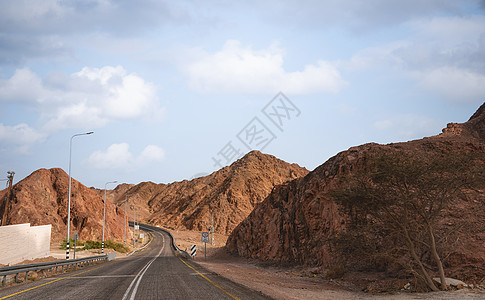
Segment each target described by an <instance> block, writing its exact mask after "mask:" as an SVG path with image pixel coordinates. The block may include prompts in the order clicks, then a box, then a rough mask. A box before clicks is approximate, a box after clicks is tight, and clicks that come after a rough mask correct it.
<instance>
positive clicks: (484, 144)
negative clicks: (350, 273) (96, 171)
mask: <svg viewBox="0 0 485 300" xmlns="http://www.w3.org/2000/svg"><path fill="white" fill-rule="evenodd" d="M382 150H384V151H401V152H399V153H408V154H411V155H414V156H416V157H430V156H433V155H435V154H439V153H444V152H460V151H463V153H472V152H479V153H485V104H483V105H482V106H481V107H480V108H479V109H478V111H477V112H476V113H475V114H474V115H473V116H472V117H471V118H470V119H469V121H468V122H466V123H463V124H455V123H451V124H448V126H447V128H445V129H443V133H442V134H440V135H437V136H433V137H429V138H424V139H421V140H415V141H410V142H405V143H394V144H388V145H379V144H374V143H371V144H365V145H361V146H357V147H352V148H350V149H349V150H347V151H343V152H340V153H339V154H337V155H336V156H334V157H332V158H330V159H329V160H328V161H326V162H325V163H324V164H322V165H321V166H319V167H318V168H316V169H315V170H314V171H312V172H310V173H309V174H308V175H306V176H305V177H302V178H297V179H295V180H293V181H291V182H287V183H285V184H282V185H279V186H276V187H275V188H274V189H273V191H272V192H271V194H269V196H268V197H267V198H266V199H265V200H264V201H263V202H262V203H260V204H258V205H257V206H256V207H255V209H254V210H253V212H252V213H251V214H250V215H249V216H248V218H247V219H245V220H244V221H243V222H241V223H240V224H239V225H238V226H237V227H236V228H235V229H234V230H233V232H232V233H231V235H230V236H229V238H228V241H227V245H226V248H227V249H228V250H229V251H230V252H232V253H235V254H238V255H240V256H245V257H251V258H258V259H261V260H265V261H273V262H279V263H290V264H306V265H320V266H325V267H330V266H333V265H335V264H337V263H339V262H341V260H342V257H344V258H343V259H344V260H349V259H351V257H348V255H347V257H345V253H337V252H336V250H335V248H334V247H332V241H333V240H334V239H335V238H336V237H337V236H338V235H339V234H341V233H342V232H345V231H346V227H347V223H348V221H349V216H348V215H346V214H345V212H343V210H342V209H341V207H339V205H338V204H337V203H336V202H335V201H334V200H333V199H334V198H332V197H331V196H330V195H329V192H330V191H332V190H336V189H338V188H341V187H342V186H341V185H342V183H341V180H340V179H342V178H345V176H347V175H349V174H353V173H355V172H356V171H357V170H365V167H366V166H367V165H369V164H370V163H371V162H372V160H373V159H374V157H375V155H376V153H380V152H381V151H382ZM484 198H485V197H484V193H483V191H481V194H479V195H478V196H477V197H475V198H473V199H456V200H454V203H453V207H454V209H453V210H452V211H449V212H448V215H447V222H446V224H447V225H446V224H441V225H440V226H454V227H456V232H457V234H459V236H460V239H459V241H460V244H459V247H458V246H457V247H456V249H454V252H453V253H452V255H451V256H450V257H448V258H447V260H446V261H445V262H446V264H447V267H450V266H457V265H459V266H462V267H463V268H466V267H467V266H481V268H483V266H485V221H484V220H485V209H484V206H483V204H484V203H485V201H484ZM353 259H355V260H358V259H359V258H358V257H354V258H353ZM483 270H485V268H484V269H483Z"/></svg>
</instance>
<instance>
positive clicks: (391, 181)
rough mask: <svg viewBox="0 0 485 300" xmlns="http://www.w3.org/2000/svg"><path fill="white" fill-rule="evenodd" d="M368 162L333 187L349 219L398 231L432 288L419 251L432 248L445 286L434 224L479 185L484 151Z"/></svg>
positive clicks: (396, 155)
mask: <svg viewBox="0 0 485 300" xmlns="http://www.w3.org/2000/svg"><path fill="white" fill-rule="evenodd" d="M370 161H371V162H372V163H370V164H369V165H368V166H367V167H368V168H367V169H365V170H362V171H360V172H357V173H353V174H352V175H350V176H349V177H347V178H345V179H343V181H346V185H345V186H346V187H345V188H343V189H340V190H336V191H334V192H332V196H333V197H334V199H335V200H336V201H337V202H339V203H340V204H341V205H342V206H343V207H344V208H345V210H346V212H347V214H348V215H349V216H350V218H351V222H361V223H362V222H363V223H368V222H370V221H372V222H377V223H379V224H380V225H381V226H384V227H385V228H386V229H387V230H389V231H391V232H392V233H394V234H397V235H399V236H400V238H401V241H402V242H403V243H404V244H405V246H406V248H407V251H408V253H409V255H410V257H411V258H412V260H413V261H414V262H415V263H416V264H417V266H418V269H419V271H418V274H419V275H420V276H421V278H422V279H423V280H424V282H425V283H426V285H427V286H428V287H429V288H430V289H431V290H433V291H438V290H439V289H438V287H437V286H436V285H435V283H434V282H433V280H432V277H431V275H430V273H429V270H428V268H427V267H426V265H425V263H424V262H423V259H422V256H421V255H419V252H420V251H419V249H423V248H424V249H425V250H426V251H429V253H430V255H431V258H432V261H434V265H435V267H436V269H437V271H438V274H439V277H440V281H441V289H446V288H447V285H446V281H445V271H444V267H443V262H442V259H441V256H440V253H439V250H438V247H437V236H436V235H437V233H436V231H435V226H436V224H437V222H438V221H439V219H440V218H441V217H442V212H443V210H445V209H447V208H449V206H450V204H451V203H452V202H453V200H454V199H457V198H458V197H461V196H463V195H464V191H465V190H469V189H470V188H473V187H475V186H476V185H477V184H481V182H482V181H481V179H482V178H483V173H484V172H483V162H484V157H483V154H473V153H465V152H460V153H447V154H443V153H430V154H428V155H427V156H424V157H416V156H415V155H412V154H406V153H405V152H403V151H393V152H391V151H388V152H385V153H381V154H379V155H377V156H376V157H375V158H374V159H373V160H370Z"/></svg>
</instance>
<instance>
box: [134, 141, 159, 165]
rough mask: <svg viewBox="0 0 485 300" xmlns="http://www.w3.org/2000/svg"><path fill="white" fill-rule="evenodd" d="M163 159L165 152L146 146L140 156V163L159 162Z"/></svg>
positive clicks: (152, 146)
mask: <svg viewBox="0 0 485 300" xmlns="http://www.w3.org/2000/svg"><path fill="white" fill-rule="evenodd" d="M164 158H165V151H163V149H162V148H160V147H158V146H155V145H148V146H146V148H145V149H143V151H142V152H141V154H140V157H139V161H140V162H143V163H145V162H160V161H162V160H163V159H164Z"/></svg>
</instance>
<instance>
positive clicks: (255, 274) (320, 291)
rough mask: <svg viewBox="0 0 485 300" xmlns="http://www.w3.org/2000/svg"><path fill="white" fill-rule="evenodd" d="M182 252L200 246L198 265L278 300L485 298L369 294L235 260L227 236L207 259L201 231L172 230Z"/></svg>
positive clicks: (306, 271) (307, 274)
mask: <svg viewBox="0 0 485 300" xmlns="http://www.w3.org/2000/svg"><path fill="white" fill-rule="evenodd" d="M172 234H173V236H174V238H175V241H176V243H177V245H178V246H179V248H180V249H187V250H188V249H190V245H192V244H195V245H197V256H196V257H195V258H194V262H196V263H198V264H199V265H201V266H203V267H205V268H207V269H209V270H210V271H212V272H215V273H217V274H219V275H221V276H224V277H226V278H229V279H231V280H232V281H234V282H237V283H239V284H242V285H245V286H247V287H249V288H251V289H253V290H257V291H261V292H262V293H264V294H266V295H268V296H270V297H272V298H275V299H337V300H338V299H436V300H437V299H450V300H455V299H456V300H458V299H485V291H483V290H478V289H473V290H472V289H462V290H456V291H448V292H437V293H409V292H402V293H398V294H379V295H375V294H368V293H364V292H362V291H360V290H359V289H358V288H357V287H355V286H353V285H352V284H348V283H345V282H341V281H332V280H327V279H325V278H323V276H322V275H321V274H318V273H317V272H315V270H314V269H311V268H282V267H275V266H266V265H264V264H262V263H261V262H259V261H256V260H250V259H245V258H241V257H234V256H232V255H230V254H228V253H226V252H225V251H224V249H223V246H224V245H225V243H226V240H227V236H224V235H219V234H215V235H214V245H211V244H209V243H208V244H207V245H206V246H207V257H205V255H204V252H205V251H204V246H205V245H204V243H202V242H201V239H202V237H201V232H196V231H175V230H174V231H172Z"/></svg>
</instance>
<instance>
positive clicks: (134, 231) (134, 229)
mask: <svg viewBox="0 0 485 300" xmlns="http://www.w3.org/2000/svg"><path fill="white" fill-rule="evenodd" d="M135 208H136V207H135V204H133V248H135V240H136V213H135Z"/></svg>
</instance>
